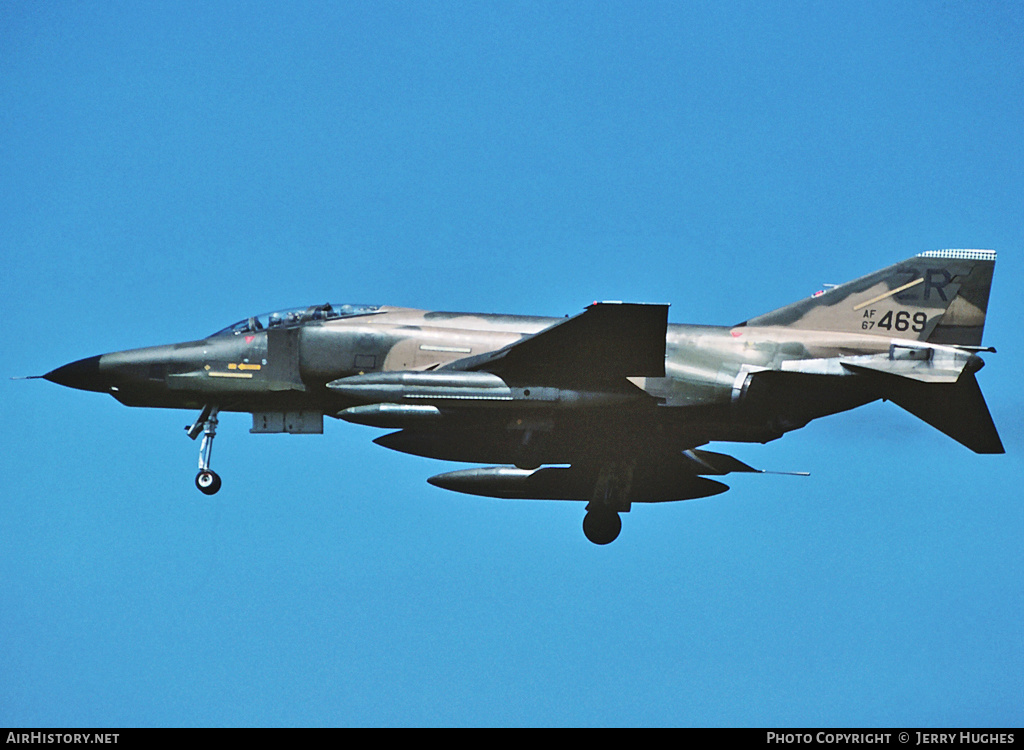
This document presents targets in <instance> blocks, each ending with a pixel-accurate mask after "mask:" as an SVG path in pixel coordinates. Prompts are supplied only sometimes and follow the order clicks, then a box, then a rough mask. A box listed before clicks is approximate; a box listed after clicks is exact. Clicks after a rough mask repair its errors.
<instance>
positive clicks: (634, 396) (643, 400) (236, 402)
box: [47, 307, 890, 460]
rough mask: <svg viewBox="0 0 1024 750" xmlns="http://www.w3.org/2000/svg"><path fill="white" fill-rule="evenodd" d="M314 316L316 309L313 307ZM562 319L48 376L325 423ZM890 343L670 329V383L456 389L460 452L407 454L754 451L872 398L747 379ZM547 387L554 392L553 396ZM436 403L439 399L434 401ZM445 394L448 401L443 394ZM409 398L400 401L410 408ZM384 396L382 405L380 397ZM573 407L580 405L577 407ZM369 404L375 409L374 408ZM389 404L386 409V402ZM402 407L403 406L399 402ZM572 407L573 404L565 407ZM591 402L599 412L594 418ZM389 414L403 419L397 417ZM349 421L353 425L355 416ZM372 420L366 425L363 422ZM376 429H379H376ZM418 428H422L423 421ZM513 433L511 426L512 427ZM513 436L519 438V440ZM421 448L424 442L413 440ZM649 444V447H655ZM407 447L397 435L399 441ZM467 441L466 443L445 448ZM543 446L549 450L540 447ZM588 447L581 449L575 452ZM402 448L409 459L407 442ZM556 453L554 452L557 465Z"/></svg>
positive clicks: (231, 350) (93, 361)
mask: <svg viewBox="0 0 1024 750" xmlns="http://www.w3.org/2000/svg"><path fill="white" fill-rule="evenodd" d="M311 309H312V308H311ZM561 320H562V319H560V318H548V317H536V316H517V315H495V314H470V313H448V312H426V311H422V310H413V309H408V308H398V307H379V308H373V309H372V312H368V313H365V314H354V315H349V316H346V317H341V318H338V319H333V320H316V319H306V320H300V321H299V322H293V324H289V323H288V321H287V320H282V321H280V322H277V323H275V322H274V321H273V320H271V321H270V322H269V324H267V325H259V324H258V323H257V322H256V319H249V321H250V323H248V324H247V323H245V322H244V321H243V322H241V323H240V324H236V325H235V326H232V327H229V328H227V329H225V330H223V331H220V332H218V333H217V334H214V335H212V336H209V337H207V338H205V339H201V340H197V341H191V342H184V343H179V344H171V345H164V346H154V347H147V348H142V349H134V350H129V351H123V352H115V353H112V354H105V355H101V356H99V357H91V358H88V359H86V360H80V361H78V362H74V363H72V364H70V365H66V366H65V367H63V368H59V369H57V370H55V371H54V372H52V373H50V374H49V375H48V376H47V377H48V378H49V379H50V380H53V381H55V382H59V383H62V384H64V385H71V386H73V387H78V388H84V389H87V390H95V391H100V392H106V393H110V394H111V395H112V396H114V397H115V398H116V399H117V400H119V401H121V402H122V403H124V404H126V405H129V406H147V407H163V408H180V409H201V408H203V407H204V406H207V405H209V404H215V405H216V407H217V408H218V409H219V410H220V411H238V412H251V413H253V414H266V413H289V412H290V413H297V412H303V413H319V414H323V415H327V416H331V417H336V416H339V415H342V414H343V413H344V412H345V411H346V410H348V409H352V408H353V407H358V406H360V405H361V404H365V403H366V402H367V399H366V398H360V397H358V396H353V394H354V393H358V391H357V389H354V388H352V387H349V388H345V387H341V386H338V387H331V385H329V384H337V383H339V381H345V380H346V379H350V378H356V377H357V376H363V379H364V380H365V379H366V378H367V377H368V376H373V374H375V373H377V374H381V375H383V374H386V373H391V372H394V373H398V372H403V373H415V372H422V373H427V374H428V377H432V378H437V377H440V376H439V375H438V373H440V372H443V371H444V370H445V368H446V366H449V365H451V364H452V363H454V362H457V361H459V360H463V359H465V358H470V357H474V356H478V355H481V354H484V353H487V352H493V351H495V350H499V349H501V348H502V347H505V346H507V345H510V344H513V343H515V342H517V341H520V340H522V339H523V338H524V337H529V336H531V335H533V334H536V333H538V332H540V331H543V330H545V329H547V328H549V327H551V326H553V325H554V324H556V323H558V322H560V321H561ZM889 345H890V342H889V341H888V340H887V339H882V338H880V337H878V336H867V335H864V336H859V335H855V334H840V335H837V334H835V333H832V334H824V333H817V332H814V331H794V330H792V329H780V328H771V327H764V328H756V327H749V326H738V327H723V326H695V325H670V326H668V328H667V335H666V342H665V374H664V377H636V378H630V382H631V383H632V386H626V391H625V392H622V389H617V391H616V393H615V394H614V396H615V398H614V399H612V398H611V397H610V396H609V397H608V398H605V399H603V400H602V399H601V398H600V397H599V394H598V395H595V394H593V393H588V394H584V396H585V397H586V398H589V399H590V401H586V402H585V401H584V400H582V399H583V397H581V396H579V395H577V396H574V397H572V398H570V396H567V395H566V394H565V393H564V392H560V393H558V394H556V395H554V396H552V397H551V398H547V399H538V398H536V397H535V398H532V399H531V398H526V397H520V398H518V399H505V400H496V399H486V398H477V399H476V401H475V402H474V401H472V400H467V398H465V397H463V398H462V399H461V400H459V401H456V400H454V395H453V392H452V391H451V389H449V391H446V392H444V393H442V392H440V391H437V390H436V389H435V390H433V391H429V392H426V393H425V394H422V393H421V394H419V395H418V398H419V399H420V400H419V401H418V402H417V403H418V404H419V405H421V406H423V405H429V404H435V405H436V406H439V407H440V410H441V411H442V412H444V413H447V414H451V415H456V417H457V420H455V421H454V422H453V421H452V420H449V421H448V422H447V424H446V421H445V420H444V419H441V418H439V419H437V420H436V427H437V428H438V429H446V428H448V427H449V426H450V425H452V424H457V428H456V429H455V432H457V433H461V434H463V435H464V436H465V438H464V440H463V441H462V442H464V443H465V445H464V446H463V447H461V448H459V447H456V448H452V449H451V450H447V449H446V450H447V453H446V452H445V450H442V451H440V452H439V453H432V452H431V451H430V450H427V449H424V448H422V447H421V446H418V445H417V446H405V447H407V448H412V449H413V450H410V451H409V452H419V453H423V454H424V455H428V454H429V455H435V456H436V457H439V458H443V457H451V456H455V457H456V458H459V459H462V460H478V459H483V460H486V459H487V457H488V455H489V453H491V452H494V453H497V452H500V450H502V449H504V448H506V447H507V446H506V443H507V442H508V441H507V440H505V441H502V440H499V439H498V438H495V437H493V436H494V434H495V430H494V427H495V425H496V424H497V425H500V426H502V427H504V426H505V425H506V424H508V423H510V422H514V421H515V420H517V419H518V420H520V423H521V424H523V423H524V422H522V420H526V422H525V424H528V425H537V429H536V430H534V431H535V432H537V433H538V434H540V433H549V434H548V439H549V443H550V444H552V445H557V446H559V447H557V448H554V449H553V454H552V455H551V456H542V457H541V458H542V459H544V460H546V459H547V458H552V459H562V458H565V457H566V456H565V455H564V454H565V453H566V451H567V450H568V448H567V446H566V445H565V444H564V441H559V440H558V439H557V434H558V433H559V432H560V431H564V432H566V433H576V432H577V431H578V429H579V428H580V427H581V425H583V426H587V425H590V426H592V427H593V428H594V429H599V428H603V427H604V426H606V425H607V423H608V422H614V423H615V427H616V430H615V431H616V433H617V434H619V435H622V434H623V433H626V434H634V435H635V438H634V439H636V440H638V441H641V442H642V441H643V440H644V437H643V435H642V434H641V433H644V434H649V435H655V436H656V439H657V441H658V444H659V446H666V445H667V446H669V447H670V448H671V449H672V450H675V449H677V448H679V447H690V446H693V445H699V444H702V443H705V442H708V441H709V440H739V441H759V442H763V441H766V440H770V439H773V438H775V437H778V436H779V435H781V434H783V433H784V432H785V431H787V430H789V429H795V428H796V427H799V426H802V425H803V424H806V422H807V421H809V420H810V419H813V418H815V417H817V416H822V415H823V414H827V413H832V412H835V411H841V410H844V409H848V408H852V407H853V406H857V405H859V404H862V403H865V402H866V401H869V400H872V399H873V398H874V397H875V396H873V395H872V393H870V392H869V391H866V390H865V389H864V388H863V387H860V384H859V383H856V384H855V383H854V381H853V380H852V379H850V386H851V389H850V391H849V393H843V392H842V389H840V390H839V391H838V392H837V390H836V386H835V384H834V383H830V384H829V388H828V389H827V393H823V394H822V395H821V397H820V398H819V397H818V396H817V394H816V392H815V389H814V387H813V385H814V383H813V381H814V378H813V377H809V378H807V379H806V381H807V382H801V383H798V384H796V386H795V387H794V388H789V389H785V388H784V389H782V390H781V391H777V392H774V393H773V394H772V397H771V399H770V401H765V400H764V399H760V398H759V395H758V394H757V393H752V392H750V389H749V380H750V375H751V374H752V373H755V372H761V371H765V370H779V369H781V368H782V367H783V363H784V362H786V361H789V360H808V359H815V358H828V357H836V356H840V355H859V354H873V353H877V352H881V351H885V350H886V349H887V348H888V346H889ZM509 385H510V386H512V387H518V389H519V390H518V393H520V394H521V393H523V392H526V393H530V391H531V388H532V389H533V393H534V394H540V393H542V392H543V391H541V390H540V389H544V388H545V387H546V386H547V385H548V384H547V383H545V382H542V381H539V382H533V383H511V384H509ZM548 390H549V391H550V389H548ZM439 393H440V394H441V396H440V397H438V398H436V399H432V398H431V394H439ZM445 393H447V398H444V395H445ZM413 397H414V395H409V396H408V398H406V399H404V400H405V401H407V402H412V399H413ZM383 398H384V397H378V400H381V399H383ZM573 398H574V399H575V400H572V399H573ZM371 400H372V399H371ZM386 400H387V399H386ZM393 400H395V401H402V400H403V399H402V398H401V393H399V397H398V398H395V399H393ZM570 401H571V406H572V407H573V408H572V409H571V410H569V409H567V408H565V407H566V406H569V405H570ZM588 405H592V406H590V408H587V407H588ZM392 413H394V410H392ZM425 413H426V412H423V411H422V410H421V411H420V412H417V411H416V410H414V409H412V408H411V407H409V408H406V409H405V411H404V412H403V411H401V410H399V416H398V417H397V419H396V421H395V423H394V424H390V423H381V425H380V426H398V427H401V426H404V425H403V424H402V419H404V416H403V415H404V414H408V415H409V416H410V418H415V417H417V416H419V415H421V414H425ZM351 421H358V420H356V419H355V418H353V419H352V420H351ZM364 423H367V422H364ZM369 423H372V422H369ZM417 426H421V424H420V423H419V422H418V423H417ZM475 428H479V430H480V431H481V434H482V433H483V432H484V431H486V432H487V434H489V435H490V436H491V437H490V438H489V439H488V441H485V442H488V443H493V442H495V441H496V440H497V442H499V443H500V444H501V445H500V446H498V447H495V448H494V450H493V451H490V450H488V448H487V446H486V445H482V446H479V447H480V450H475V449H474V445H473V444H474V443H475V442H478V441H476V440H475V437H474V429H475ZM504 431H505V432H508V430H504ZM516 435H517V434H516V433H513V438H512V439H513V440H514V439H515V437H516ZM416 439H417V440H420V441H421V442H422V441H423V438H422V435H420V436H418V437H417V438H416ZM652 439H654V438H652ZM398 442H400V439H399V441H398ZM446 442H447V443H448V444H449V445H455V444H457V443H459V442H460V441H459V439H458V437H457V436H455V437H451V438H450V439H448V440H447V441H446ZM541 442H543V440H541ZM578 442H579V440H578V439H577V443H578ZM389 447H397V448H398V449H399V450H402V449H403V447H402V446H389ZM555 454H557V455H555Z"/></svg>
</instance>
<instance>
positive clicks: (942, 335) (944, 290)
mask: <svg viewBox="0 0 1024 750" xmlns="http://www.w3.org/2000/svg"><path fill="white" fill-rule="evenodd" d="M995 261H996V253H995V251H994V250H930V251H928V252H924V253H921V254H919V255H915V256H914V257H913V258H909V259H907V260H905V261H903V262H901V263H896V264H895V265H892V266H889V267H888V268H883V269H882V270H880V271H875V272H874V273H872V274H868V275H867V276H863V277H861V278H859V279H856V280H855V281H850V282H848V283H846V284H842V285H840V286H837V287H833V288H831V289H828V290H827V291H824V292H819V293H818V294H816V295H814V296H813V297H809V298H807V299H803V300H800V301H799V302H794V303H793V304H791V305H787V306H786V307H783V308H780V309H778V310H775V311H773V312H770V313H766V314H764V315H759V316H757V317H755V318H751V319H750V320H748V321H747V325H750V326H782V327H786V328H798V329H804V330H814V331H835V332H837V333H867V334H870V335H876V336H887V337H893V338H904V339H916V340H918V341H927V342H930V343H933V344H949V345H953V346H970V347H976V346H981V337H982V332H983V330H984V327H985V312H986V310H987V308H988V297H989V289H990V288H991V285H992V272H993V270H994V268H995Z"/></svg>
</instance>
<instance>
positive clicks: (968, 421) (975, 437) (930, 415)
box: [885, 372, 1006, 453]
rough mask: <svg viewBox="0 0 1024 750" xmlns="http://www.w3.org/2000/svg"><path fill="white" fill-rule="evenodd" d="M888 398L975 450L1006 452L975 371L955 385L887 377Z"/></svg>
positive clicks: (978, 451) (967, 373) (966, 374)
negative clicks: (931, 383)
mask: <svg viewBox="0 0 1024 750" xmlns="http://www.w3.org/2000/svg"><path fill="white" fill-rule="evenodd" d="M887 381H888V382H887V387H886V394H885V398H888V399H889V400H890V401H892V402H893V403H895V404H897V405H898V406H900V407H902V408H904V409H906V410H907V411H909V412H910V413H911V414H913V415H914V416H915V417H917V418H918V419H922V420H924V421H925V422H927V423H928V424H930V425H931V426H932V427H934V428H935V429H937V430H939V431H940V432H944V433H945V434H947V435H949V436H950V437H951V438H953V439H954V440H956V441H957V442H958V443H960V444H962V445H965V446H967V447H968V448H970V449H971V450H972V451H974V452H975V453H1005V452H1006V450H1005V449H1004V448H1003V443H1002V441H1001V440H1000V439H999V433H998V432H997V431H996V426H995V424H994V423H993V422H992V415H991V414H990V413H989V410H988V406H987V405H986V404H985V397H984V396H983V395H982V393H981V388H979V387H978V381H977V380H976V379H975V377H974V373H971V372H965V373H964V374H963V376H962V377H961V378H960V380H959V381H958V382H956V383H954V384H952V385H928V384H925V383H918V382H915V381H912V380H907V379H905V378H887Z"/></svg>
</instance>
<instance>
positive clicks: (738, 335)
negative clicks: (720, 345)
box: [729, 331, 743, 339]
mask: <svg viewBox="0 0 1024 750" xmlns="http://www.w3.org/2000/svg"><path fill="white" fill-rule="evenodd" d="M729 333H731V334H732V337H733V338H734V339H738V338H739V337H740V336H742V335H743V331H729Z"/></svg>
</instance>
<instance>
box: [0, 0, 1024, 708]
mask: <svg viewBox="0 0 1024 750" xmlns="http://www.w3.org/2000/svg"><path fill="white" fill-rule="evenodd" d="M1022 33H1024V13H1022V11H1021V6H1020V5H1019V4H1012V3H984V4H983V3H958V2H949V3H942V4H939V3H932V2H902V3H889V2H877V3H876V2H864V3H840V2H824V3H805V2H771V3H736V2H707V3H704V2H669V3H660V2H644V3H625V2H587V3H567V2H557V3H556V2H501V3H498V2H470V1H468V0H467V1H465V2H457V3H446V2H423V3H407V2H372V3H340V2H328V3H314V2H303V3H258V2H252V3H233V2H232V3H228V2H214V3H208V2H204V3H159V2H153V3H149V2H147V3H130V2H75V3H71V2H55V3H37V2H20V1H17V0H14V1H10V2H6V3H3V4H2V5H0V164H3V167H2V168H0V215H2V217H3V218H2V219H0V252H2V257H3V261H4V264H3V265H4V273H3V276H2V280H0V285H2V286H0V288H2V291H3V294H2V296H0V311H2V314H3V321H4V325H3V326H2V329H0V342H2V346H3V351H4V357H3V360H2V362H3V368H2V369H3V370H4V371H6V372H3V373H0V375H3V376H4V378H5V379H4V381H3V382H0V418H2V420H3V423H4V424H5V425H6V438H4V449H3V451H2V452H0V477H2V479H0V482H2V484H0V487H2V488H3V492H2V496H3V502H2V503H0V596H2V601H3V605H2V607H0V675H3V677H2V679H0V724H4V725H46V726H76V725H77V726H83V725H93V726H105V725H112V726H153V725H156V726H177V725H184V726H193V725H203V726H205V725H219V726H244V725H436V724H440V725H712V726H719V725H726V726H732V725H740V726H742V725H750V726H784V725H798V726H799V725H840V726H856V725H885V726H964V725H969V726H989V725H1013V726H1019V725H1020V724H1021V722H1022V719H1024V711H1022V705H1024V702H1022V697H1024V677H1022V675H1024V629H1022V628H1021V613H1022V604H1024V584H1022V581H1024V565H1022V562H1024V553H1022V551H1021V545H1020V535H1021V531H1022V526H1024V506H1022V503H1021V500H1022V499H1024V493H1022V491H1021V488H1020V482H1021V477H1022V476H1024V472H1022V469H1024V466H1022V461H1021V455H1022V448H1024V430H1022V428H1021V421H1020V416H1021V413H1022V409H1024V397H1022V395H1021V393H1020V390H1019V380H1020V378H1019V375H1018V373H1019V371H1020V368H1021V366H1022V358H1021V337H1020V333H1019V330H1018V329H1017V328H1016V324H1015V323H1014V321H1015V320H1017V319H1019V317H1020V315H1021V312H1022V307H1021V303H1020V299H1019V295H1018V294H1017V293H1016V292H1015V286H1016V284H1017V283H1018V282H1019V281H1020V279H1021V278H1024V261H1022V256H1021V249H1022V247H1024V202H1022V198H1021V196H1022V195H1024V169H1022V167H1024V158H1022V157H1024V146H1022V142H1024V141H1022V139H1021V137H1020V134H1021V131H1022V125H1024V53H1022V49H1021V45H1020V39H1021V37H1022ZM948 247H980V248H992V249H995V250H998V251H999V252H1000V258H999V261H998V263H997V266H996V276H995V283H994V286H993V291H992V299H991V304H990V308H989V317H988V324H987V328H986V333H985V343H986V344H989V345H994V346H996V347H997V348H998V350H999V354H997V355H988V356H987V357H986V360H987V363H988V366H987V367H986V368H985V369H984V370H983V371H982V372H981V373H980V375H979V382H980V383H981V386H982V389H983V391H984V392H985V394H986V397H987V399H988V402H989V405H990V408H991V411H992V413H993V416H994V418H995V420H996V423H997V425H998V426H999V428H1000V431H1001V434H1002V438H1003V441H1004V443H1005V445H1006V448H1007V454H1006V455H1005V456H995V457H993V456H977V455H974V454H972V453H971V452H970V451H968V450H967V449H965V448H963V447H962V446H960V445H958V444H956V443H955V442H953V441H951V440H950V439H948V438H946V437H945V436H943V435H941V434H940V433H938V432H936V431H935V430H933V429H931V428H930V427H928V426H927V425H925V424H924V423H922V422H919V421H917V420H915V419H914V418H913V417H911V416H910V415H908V414H905V413H903V412H902V411H900V410H899V409H898V408H897V407H895V406H893V405H891V404H873V405H870V406H868V407H865V408H862V409H860V410H857V411H855V412H851V413H848V414H844V415H839V416H836V417H832V418H830V419H826V420H821V421H819V422H816V423H813V424H812V425H811V426H809V427H807V428H805V429H804V430H802V431H799V432H796V433H792V434H790V435H787V436H786V437H785V438H783V439H782V440H780V441H776V442H774V443H771V444H769V445H766V446H759V445H739V446H734V445H719V444H715V445H712V446H711V448H712V449H718V450H725V451H727V452H731V453H733V454H734V455H736V456H737V457H739V458H741V459H742V460H744V461H746V462H748V463H750V464H752V465H754V466H757V467H760V468H765V469H779V470H807V471H810V472H811V476H810V477H809V478H799V477H788V476H740V477H736V478H730V481H729V482H728V483H729V484H730V485H731V486H732V490H731V491H730V492H729V493H727V494H724V495H721V496H718V497H713V498H708V499H705V500H694V501H690V502H685V503H675V504H667V505H661V506H641V507H636V508H635V509H634V510H633V512H631V513H629V514H628V515H627V516H625V517H624V528H623V532H622V535H621V536H620V537H619V539H618V540H617V541H616V542H615V543H614V544H612V545H609V546H608V547H604V548H598V547H595V546H593V545H591V544H590V543H588V542H587V541H586V540H585V539H584V537H583V534H582V532H581V530H580V523H581V521H582V516H583V512H582V507H581V506H579V505H576V504H573V503H544V502H527V501H522V502H505V501H498V500H488V499H483V498H472V497H468V496H460V495H455V494H452V493H446V492H444V491H442V490H439V489H436V488H433V487H431V486H429V485H427V483H426V482H425V479H426V477H427V476H430V475H431V474H435V473H438V472H440V471H444V470H446V468H448V467H450V468H458V466H456V465H449V464H444V463H439V462H431V461H428V460H425V459H418V458H414V457H409V456H403V455H400V454H396V453H392V452H389V451H387V450H385V449H383V448H379V447H377V446H375V445H373V444H372V443H371V442H370V440H371V439H372V438H373V437H375V436H376V435H377V434H379V431H376V430H372V429H369V428H362V427H356V426H354V425H349V424H344V423H335V422H333V421H331V423H329V424H328V425H326V434H325V435H324V436H322V437H317V436H276V435H275V436H260V435H250V434H248V429H249V426H250V422H249V419H248V418H247V417H246V416H244V415H225V416H224V417H223V418H222V421H221V429H220V431H219V433H218V435H219V437H218V440H217V444H216V446H215V450H214V466H215V468H216V469H217V470H218V471H219V472H220V473H221V475H222V476H223V477H224V489H223V490H222V491H221V492H220V494H218V495H217V496H216V497H214V498H212V499H211V498H207V497H205V496H203V495H201V494H200V493H198V492H197V491H196V489H195V488H194V486H193V485H192V479H193V476H194V473H195V462H196V456H197V445H196V444H194V443H192V442H191V441H190V440H188V439H187V437H186V436H185V434H184V431H183V430H182V427H183V426H184V425H185V424H187V423H188V422H189V421H191V419H192V418H194V416H195V415H193V414H191V413H184V412H172V411H158V410H140V409H128V408H126V407H123V406H121V405H120V404H118V403H116V402H115V401H113V400H112V399H110V398H107V397H104V396H101V395H98V394H92V393H83V392H76V391H72V390H68V389H63V388H59V387H57V386H55V385H52V384H50V383H47V382H44V381H29V382H24V381H10V380H6V377H7V376H16V375H32V374H40V373H43V372H46V371H48V370H50V369H53V368H54V367H56V366H58V365H61V364H64V363H65V362H69V361H71V360H74V359H78V358H80V357H85V356H89V355H93V354H98V353H102V352H107V351H114V350H120V349H127V348H132V347H136V346H145V345H150V344H160V343H169V342H173V341H181V340H188V339H192V338H196V337H199V336H202V335H205V334H208V333H211V332H213V331H215V330H218V329H219V328H221V327H223V326H225V325H228V324H230V323H232V322H233V321H235V320H238V319H240V318H242V317H244V316H246V315H250V314H254V313H260V312H265V311H268V310H273V309H278V308H282V307H291V306H297V305H304V304H311V303H316V302H323V301H325V300H332V301H350V302H364V303H387V304H397V305H404V306H409V307H420V308H424V309H442V310H469V311H478V310H479V311H497V312H510V313H524V314H542V315H559V316H560V315H564V314H569V313H575V312H577V311H579V310H580V309H582V307H583V306H585V305H586V304H588V303H589V302H590V301H592V300H594V299H625V300H631V301H646V302H671V303H672V305H673V306H672V308H671V313H670V320H671V321H673V322H689V323H714V324H732V323H736V322H739V321H741V320H744V319H746V318H749V317H752V316H753V315H756V314H759V313H762V312H766V311H768V310H771V309H775V308H777V307H780V306H782V305H784V304H786V303H788V302H791V301H793V300H795V299H798V298H800V297H802V296H804V295H807V294H810V293H811V292H813V291H815V290H817V289H818V288H820V287H821V285H822V284H823V283H839V282H843V281H847V280H850V279H852V278H855V277H857V276H860V275H862V274H864V273H867V272H869V271H872V270H875V269H877V268H880V267H883V266H886V265H889V264H890V263H893V262H895V261H898V260H901V259H903V258H905V257H908V256H910V255H914V254H916V253H918V252H921V251H924V250H933V249H940V248H948Z"/></svg>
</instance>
